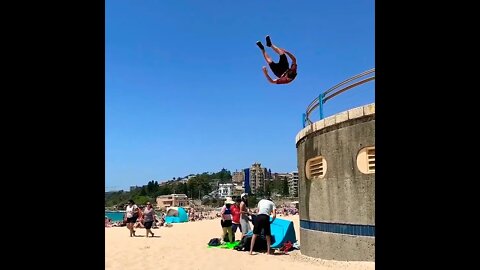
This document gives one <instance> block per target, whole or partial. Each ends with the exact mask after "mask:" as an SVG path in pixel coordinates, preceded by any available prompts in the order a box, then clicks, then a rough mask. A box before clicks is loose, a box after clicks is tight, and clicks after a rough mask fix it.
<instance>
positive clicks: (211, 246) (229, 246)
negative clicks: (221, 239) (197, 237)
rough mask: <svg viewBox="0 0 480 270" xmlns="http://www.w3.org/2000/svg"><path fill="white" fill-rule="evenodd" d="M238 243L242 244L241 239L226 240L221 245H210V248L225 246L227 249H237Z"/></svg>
mask: <svg viewBox="0 0 480 270" xmlns="http://www.w3.org/2000/svg"><path fill="white" fill-rule="evenodd" d="M238 244H240V241H235V242H231V243H229V242H225V243H223V244H221V245H217V246H215V245H208V248H225V249H235V247H236V246H238Z"/></svg>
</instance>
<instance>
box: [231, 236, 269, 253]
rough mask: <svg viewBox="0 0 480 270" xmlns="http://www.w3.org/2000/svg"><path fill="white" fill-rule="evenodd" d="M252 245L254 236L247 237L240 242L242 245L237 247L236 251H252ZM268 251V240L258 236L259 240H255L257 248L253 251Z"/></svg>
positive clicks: (254, 247)
mask: <svg viewBox="0 0 480 270" xmlns="http://www.w3.org/2000/svg"><path fill="white" fill-rule="evenodd" d="M251 243H252V236H251V235H248V236H247V235H245V236H244V237H243V238H242V240H240V244H238V246H236V247H235V248H234V249H236V250H237V251H250V245H251ZM265 250H267V239H266V238H265V237H264V236H262V235H259V236H257V239H255V246H253V251H257V252H260V251H265Z"/></svg>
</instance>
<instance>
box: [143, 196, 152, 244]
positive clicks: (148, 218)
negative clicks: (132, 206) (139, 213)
mask: <svg viewBox="0 0 480 270" xmlns="http://www.w3.org/2000/svg"><path fill="white" fill-rule="evenodd" d="M154 216H155V210H154V209H153V207H152V204H151V203H150V202H147V207H146V208H145V210H143V225H144V226H145V230H147V235H146V237H148V234H149V233H150V234H151V235H152V237H153V236H154V233H153V232H152V230H151V228H152V225H153V222H154V221H155V217H154Z"/></svg>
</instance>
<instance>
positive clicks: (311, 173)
mask: <svg viewBox="0 0 480 270" xmlns="http://www.w3.org/2000/svg"><path fill="white" fill-rule="evenodd" d="M326 172H327V161H326V160H325V158H323V156H318V157H314V158H311V159H309V160H307V164H306V165H305V174H306V176H307V179H308V180H313V179H318V178H323V177H325V173H326Z"/></svg>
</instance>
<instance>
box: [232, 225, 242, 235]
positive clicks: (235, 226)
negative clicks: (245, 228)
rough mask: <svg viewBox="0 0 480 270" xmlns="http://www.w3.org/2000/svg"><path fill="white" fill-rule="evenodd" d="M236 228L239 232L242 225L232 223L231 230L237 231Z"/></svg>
mask: <svg viewBox="0 0 480 270" xmlns="http://www.w3.org/2000/svg"><path fill="white" fill-rule="evenodd" d="M237 228H238V229H240V232H242V226H240V224H235V223H232V232H234V233H235V232H237Z"/></svg>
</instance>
